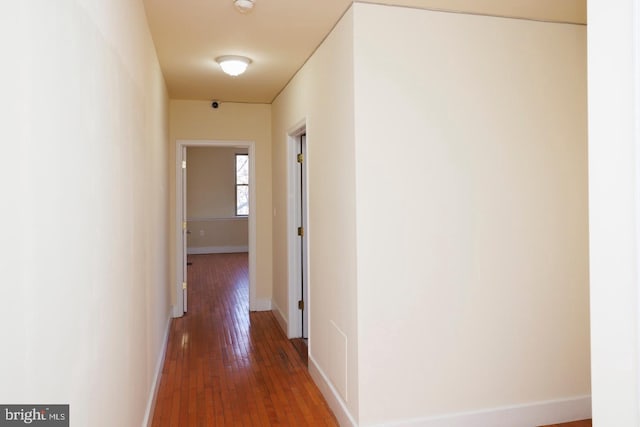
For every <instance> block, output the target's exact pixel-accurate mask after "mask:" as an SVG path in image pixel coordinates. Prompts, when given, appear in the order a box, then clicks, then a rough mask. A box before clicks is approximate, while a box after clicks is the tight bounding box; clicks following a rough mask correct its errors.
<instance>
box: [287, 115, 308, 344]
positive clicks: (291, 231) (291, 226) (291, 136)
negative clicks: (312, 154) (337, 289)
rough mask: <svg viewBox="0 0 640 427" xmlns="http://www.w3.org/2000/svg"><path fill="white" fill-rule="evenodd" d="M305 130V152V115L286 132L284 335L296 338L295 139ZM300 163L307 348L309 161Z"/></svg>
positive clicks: (299, 333)
mask: <svg viewBox="0 0 640 427" xmlns="http://www.w3.org/2000/svg"><path fill="white" fill-rule="evenodd" d="M305 133H306V134H307V137H306V144H305V145H306V147H305V148H306V153H307V154H308V153H309V143H308V141H309V136H308V132H307V121H306V119H304V120H301V121H300V122H298V123H297V124H296V125H295V126H293V127H292V128H291V129H290V130H289V131H288V132H287V193H288V197H287V252H288V253H287V258H288V263H287V264H288V277H289V281H288V282H289V283H288V299H289V301H288V302H289V304H288V305H289V307H288V318H289V319H288V322H287V329H288V331H287V336H288V337H289V338H299V337H301V336H302V333H303V331H302V316H300V310H299V309H298V301H299V300H300V299H301V298H302V295H301V293H302V292H301V287H300V281H299V278H300V275H301V271H300V269H301V264H302V260H301V257H300V246H299V245H300V244H301V242H300V239H299V238H298V233H297V229H298V224H297V219H298V213H299V212H298V194H297V189H298V188H299V187H300V183H299V182H298V178H299V177H298V175H297V172H298V163H297V155H298V150H297V142H298V138H299V137H300V135H302V134H305ZM303 167H304V168H305V175H306V177H307V179H305V180H304V183H303V184H304V186H305V188H302V189H301V191H303V193H304V194H305V195H306V196H307V197H305V198H304V200H303V204H304V206H303V218H302V223H303V226H304V227H305V230H304V233H305V238H306V241H307V246H306V251H305V257H306V259H307V262H306V266H305V267H306V269H305V277H306V281H307V284H306V289H307V294H306V296H305V297H306V298H305V310H306V319H307V339H308V340H309V348H310V343H311V337H310V335H311V328H310V325H311V316H310V311H311V304H310V303H309V302H310V301H311V290H310V288H311V286H310V280H309V277H310V276H309V272H310V266H309V262H308V260H309V259H310V256H309V254H310V252H309V251H310V249H309V248H310V245H309V241H310V233H309V231H310V230H309V227H308V224H309V191H308V189H309V185H308V176H309V173H308V170H309V169H308V163H307V162H306V159H305V161H304V162H303Z"/></svg>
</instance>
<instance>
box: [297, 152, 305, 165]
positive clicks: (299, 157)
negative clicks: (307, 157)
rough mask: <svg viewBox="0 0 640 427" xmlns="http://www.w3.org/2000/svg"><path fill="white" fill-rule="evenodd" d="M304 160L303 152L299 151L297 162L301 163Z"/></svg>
mask: <svg viewBox="0 0 640 427" xmlns="http://www.w3.org/2000/svg"><path fill="white" fill-rule="evenodd" d="M302 162H304V154H302V153H300V154H298V163H302Z"/></svg>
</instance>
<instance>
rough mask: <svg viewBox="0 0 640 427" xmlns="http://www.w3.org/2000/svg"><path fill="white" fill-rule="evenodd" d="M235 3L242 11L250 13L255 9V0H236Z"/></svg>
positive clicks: (239, 10)
mask: <svg viewBox="0 0 640 427" xmlns="http://www.w3.org/2000/svg"><path fill="white" fill-rule="evenodd" d="M233 4H234V6H235V7H236V9H238V12H240V13H249V12H251V9H253V0H235V1H234V2H233Z"/></svg>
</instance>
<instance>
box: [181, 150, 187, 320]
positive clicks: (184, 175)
mask: <svg viewBox="0 0 640 427" xmlns="http://www.w3.org/2000/svg"><path fill="white" fill-rule="evenodd" d="M181 203H182V209H181V212H182V214H181V219H182V263H181V265H180V267H179V268H181V269H182V310H183V311H184V312H185V313H186V312H187V233H188V231H189V230H187V147H185V146H183V147H182V200H181Z"/></svg>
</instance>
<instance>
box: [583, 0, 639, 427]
mask: <svg viewBox="0 0 640 427" xmlns="http://www.w3.org/2000/svg"><path fill="white" fill-rule="evenodd" d="M588 8H589V9H588V10H589V30H588V32H589V210H590V215H589V220H590V248H591V254H590V256H591V257H590V261H591V263H590V265H591V354H592V367H591V372H592V378H593V380H592V384H593V385H592V387H593V420H594V425H595V426H620V427H631V426H637V425H640V412H639V409H640V408H639V403H638V402H639V399H640V395H639V391H638V390H639V386H640V377H639V375H640V371H639V368H638V363H639V362H638V357H639V356H640V355H639V352H638V345H639V344H640V340H639V335H638V334H639V328H638V322H639V320H640V319H639V317H638V311H639V309H640V307H639V305H640V304H639V302H638V297H639V292H638V255H639V254H638V247H639V243H640V237H639V236H640V235H639V234H638V228H639V226H640V223H639V220H638V215H639V214H640V211H639V206H638V202H639V199H638V186H639V183H640V181H639V179H638V177H639V176H640V175H639V173H640V157H638V147H639V146H640V140H639V135H640V116H639V114H638V111H639V108H640V96H639V95H640V69H639V68H638V64H639V62H638V61H640V36H639V34H640V8H638V2H637V1H632V0H621V1H616V2H610V1H602V0H589V4H588Z"/></svg>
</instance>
